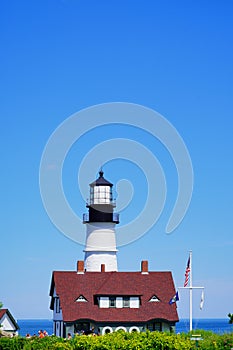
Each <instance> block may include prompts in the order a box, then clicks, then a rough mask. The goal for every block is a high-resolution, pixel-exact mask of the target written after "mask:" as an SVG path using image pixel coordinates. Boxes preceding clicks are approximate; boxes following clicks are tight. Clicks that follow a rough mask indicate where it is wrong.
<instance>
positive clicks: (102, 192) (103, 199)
mask: <svg viewBox="0 0 233 350" xmlns="http://www.w3.org/2000/svg"><path fill="white" fill-rule="evenodd" d="M90 204H112V188H111V186H93V187H91V188H90Z"/></svg>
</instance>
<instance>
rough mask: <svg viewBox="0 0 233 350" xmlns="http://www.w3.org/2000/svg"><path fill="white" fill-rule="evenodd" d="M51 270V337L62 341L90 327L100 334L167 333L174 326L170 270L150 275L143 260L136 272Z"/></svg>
mask: <svg viewBox="0 0 233 350" xmlns="http://www.w3.org/2000/svg"><path fill="white" fill-rule="evenodd" d="M77 265H78V268H77V271H55V272H53V276H52V284H51V290H50V295H51V306H50V308H51V309H52V310H53V321H54V334H56V335H58V336H62V337H66V336H67V334H68V333H72V334H73V333H80V332H82V331H85V332H87V331H89V330H90V329H95V332H98V333H99V334H104V333H108V332H113V331H117V330H119V329H123V330H125V331H127V332H132V331H139V332H141V331H146V330H147V329H148V330H150V331H154V330H158V331H170V330H172V328H174V326H175V323H176V322H178V315H177V310H176V304H175V303H174V304H172V305H170V304H169V301H170V299H171V297H172V296H174V295H175V288H174V283H173V279H172V274H171V272H150V271H148V263H147V261H142V263H141V271H140V272H116V271H111V272H106V271H105V265H102V266H101V271H100V272H89V271H84V262H83V261H78V264H77Z"/></svg>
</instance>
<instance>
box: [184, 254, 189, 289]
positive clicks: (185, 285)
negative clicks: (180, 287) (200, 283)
mask: <svg viewBox="0 0 233 350" xmlns="http://www.w3.org/2000/svg"><path fill="white" fill-rule="evenodd" d="M189 273H190V257H189V259H188V262H187V266H186V270H185V281H184V287H187V285H188V283H189Z"/></svg>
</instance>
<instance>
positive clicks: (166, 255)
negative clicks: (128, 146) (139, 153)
mask: <svg viewBox="0 0 233 350" xmlns="http://www.w3.org/2000/svg"><path fill="white" fill-rule="evenodd" d="M0 6H1V8H0V26H1V86H0V89H1V91H0V94H1V105H0V111H1V131H2V132H1V165H2V166H1V243H0V244H1V288H0V300H1V301H2V302H3V304H4V306H5V307H7V308H9V309H10V310H11V312H12V313H13V315H14V316H15V317H16V318H18V319H20V318H51V317H52V313H51V311H50V310H49V297H48V293H49V286H50V278H51V273H52V271H53V270H73V269H75V267H76V261H77V260H78V259H79V260H80V259H82V258H83V257H84V255H83V248H84V247H83V246H82V245H79V244H77V243H75V242H73V241H72V240H70V239H68V238H67V237H65V236H64V235H63V234H62V233H60V232H59V231H58V230H57V229H56V227H55V226H54V225H53V224H52V222H51V221H50V219H49V217H48V216H47V213H46V211H45V209H44V207H43V203H42V200H41V196H40V188H39V167H40V160H41V156H42V152H43V150H44V147H45V145H46V142H47V141H48V139H49V137H50V135H51V134H52V133H53V132H54V130H55V129H56V128H57V127H58V126H59V125H60V124H61V123H62V122H63V121H64V120H66V119H67V118H68V117H69V116H70V115H72V114H73V113H76V112H78V111H80V110H82V109H83V108H87V107H89V106H92V105H96V104H101V103H107V102H115V101H120V102H130V103H136V104H140V105H144V106H146V107H148V108H151V109H154V110H156V111H157V112H159V113H160V114H162V115H163V116H164V117H165V118H166V119H167V120H168V121H169V122H170V123H171V124H172V125H173V126H174V127H175V128H176V129H177V131H178V132H179V134H180V135H181V136H182V138H183V140H184V142H185V144H186V146H187V148H188V150H189V153H190V156H191V159H192V163H193V169H194V190H193V197H192V201H191V204H190V207H189V210H188V212H187V214H186V216H185V218H184V220H183V221H182V223H181V224H180V225H179V227H178V228H177V229H176V230H175V231H174V232H173V233H172V234H170V235H167V234H166V233H165V227H166V223H167V221H168V218H169V215H170V213H171V210H172V208H173V206H174V202H175V198H176V193H177V173H176V169H175V166H174V164H173V162H172V160H171V158H170V156H169V154H168V153H167V152H166V150H165V149H164V147H163V146H162V145H161V144H160V142H159V141H157V140H155V139H154V138H152V137H151V136H150V135H148V134H146V133H145V132H144V131H142V130H138V129H136V128H133V127H126V126H122V125H119V126H115V127H113V126H105V127H100V128H97V129H96V130H94V131H93V132H90V133H87V134H86V135H85V136H84V137H83V138H82V139H80V140H79V142H77V143H75V144H74V145H73V147H72V148H71V149H70V152H69V154H68V155H67V158H66V161H65V163H64V169H63V181H64V183H63V186H64V192H65V194H66V197H67V200H68V201H69V204H70V205H71V207H72V209H73V210H74V211H75V212H76V213H77V215H81V214H82V213H83V212H85V211H86V208H85V201H84V200H83V199H82V197H81V195H80V192H79V188H78V183H77V173H78V168H79V165H80V163H81V161H82V159H83V157H85V154H86V153H87V152H88V151H89V149H91V148H92V147H94V146H95V145H96V144H98V143H99V142H102V141H105V140H107V139H111V138H113V137H121V138H130V139H132V140H135V141H137V142H140V143H142V144H143V145H144V146H145V147H147V148H148V149H150V150H151V152H153V154H155V155H156V157H157V158H158V159H159V161H160V163H161V166H162V168H163V170H164V173H165V176H166V181H167V198H166V204H165V207H164V210H163V212H162V214H161V216H160V218H159V220H158V222H157V223H156V224H155V225H154V227H153V228H152V229H151V230H150V231H149V232H147V233H146V234H145V235H143V236H142V237H141V238H140V239H138V240H136V241H135V242H133V243H131V244H128V245H125V246H123V247H120V248H119V252H118V264H119V270H120V271H123V270H126V271H127V270H129V271H135V270H138V269H139V268H140V261H141V260H142V259H147V260H149V268H150V269H151V270H160V271H161V270H172V272H173V277H174V280H175V284H176V286H177V287H179V286H181V285H183V282H184V271H185V266H186V263H187V258H188V252H189V250H190V249H191V250H192V251H193V282H194V284H195V285H200V286H204V287H205V304H204V308H203V310H202V311H200V310H199V301H200V293H199V292H195V293H194V294H195V296H194V305H193V309H194V317H196V318H208V317H210V318H212V317H216V318H227V314H228V313H229V312H231V313H232V312H233V305H232V294H233V279H232V277H233V274H232V263H233V257H232V247H233V238H232V208H233V201H232V198H233V186H232V176H233V161H232V149H233V138H232V126H233V125H232V124H233V122H232V120H233V118H232V117H233V102H232V101H233V98H232V97H233V64H232V62H233V45H232V44H233V43H232V41H233V24H232V14H233V4H232V1H227V0H226V1H224V2H222V1H212V2H208V1H204V2H203V1H195V2H194V1H177V2H174V1H152V0H149V1H130V0H127V1H123V0H119V1H105V0H103V1H98V2H97V1H89V0H87V1H79V0H50V1H44V0H41V1H25V0H23V1H18V2H16V1H11V0H10V1H7V2H6V1H5V2H2V3H1V5H0ZM99 162H100V164H101V162H102V160H101V157H100V159H99ZM104 171H105V175H106V178H107V179H109V180H110V181H112V182H113V183H117V181H119V180H120V179H122V178H123V179H128V180H129V181H130V182H131V183H132V186H133V188H134V197H133V198H132V202H131V203H130V205H129V206H128V207H127V208H126V209H125V210H123V211H122V212H121V213H120V215H121V221H122V223H125V222H127V221H130V220H132V218H133V217H134V216H137V215H138V213H139V212H140V210H141V208H143V205H144V201H145V198H146V181H145V176H144V175H143V173H142V171H141V170H140V169H138V167H137V166H136V165H135V164H133V163H131V162H129V161H125V160H112V161H111V162H109V163H108V164H106V165H105V166H104ZM96 173H97V170H96V171H95V172H94V173H93V180H94V179H95V177H96ZM155 181H156V179H155ZM87 193H88V182H87ZM155 201H156V198H155ZM84 229H85V228H84ZM178 312H179V316H180V317H181V318H183V317H188V300H187V291H183V292H182V294H181V295H180V301H179V303H178Z"/></svg>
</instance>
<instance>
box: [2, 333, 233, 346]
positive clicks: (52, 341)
mask: <svg viewBox="0 0 233 350" xmlns="http://www.w3.org/2000/svg"><path fill="white" fill-rule="evenodd" d="M195 333H196V334H200V335H201V338H202V340H200V341H199V342H198V349H203V350H204V349H205V350H212V349H213V350H215V349H219V350H222V349H224V350H230V349H231V348H233V333H231V334H223V335H218V334H215V333H213V332H206V331H202V330H199V331H195ZM191 337H192V334H191V333H181V334H170V333H161V332H145V333H136V332H133V333H127V332H123V331H118V332H115V333H110V334H105V335H102V336H85V335H84V336H82V335H77V336H75V337H74V338H73V339H71V340H67V339H63V338H59V337H55V336H51V337H45V338H42V339H40V338H38V337H32V338H30V339H26V338H23V337H15V338H0V350H11V349H12V350H63V349H64V350H192V349H196V348H197V347H196V341H195V340H191V339H190V338H191Z"/></svg>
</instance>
